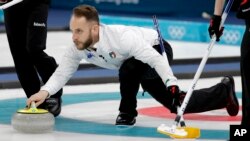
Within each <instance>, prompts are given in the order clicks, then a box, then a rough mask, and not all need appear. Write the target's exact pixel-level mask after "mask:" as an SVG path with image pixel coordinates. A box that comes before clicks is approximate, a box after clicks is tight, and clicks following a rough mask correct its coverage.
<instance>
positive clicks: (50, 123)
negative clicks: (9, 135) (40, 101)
mask: <svg viewBox="0 0 250 141" xmlns="http://www.w3.org/2000/svg"><path fill="white" fill-rule="evenodd" d="M11 125H12V126H13V128H14V129H16V130H17V131H20V132H24V133H46V132H51V131H53V129H54V125H55V118H54V116H53V115H52V114H51V113H49V112H48V111H47V110H44V109H38V108H36V106H35V103H34V102H32V104H31V107H30V108H24V109H20V110H17V112H16V113H15V114H14V115H13V116H12V119H11Z"/></svg>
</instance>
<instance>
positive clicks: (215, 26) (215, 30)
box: [208, 15, 224, 41]
mask: <svg viewBox="0 0 250 141" xmlns="http://www.w3.org/2000/svg"><path fill="white" fill-rule="evenodd" d="M220 23H221V16H217V15H213V17H212V18H211V20H210V25H209V28H208V32H209V36H210V38H212V36H213V35H214V34H215V36H216V41H220V36H221V35H222V34H223V30H224V27H221V29H219V28H220Z"/></svg>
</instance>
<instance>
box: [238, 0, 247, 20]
mask: <svg viewBox="0 0 250 141" xmlns="http://www.w3.org/2000/svg"><path fill="white" fill-rule="evenodd" d="M237 18H240V19H247V18H250V0H243V1H242V3H241V4H240V7H239V9H238V12H237Z"/></svg>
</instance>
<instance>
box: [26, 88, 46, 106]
mask: <svg viewBox="0 0 250 141" xmlns="http://www.w3.org/2000/svg"><path fill="white" fill-rule="evenodd" d="M48 96H49V93H48V92H47V91H44V90H41V91H39V92H38V93H35V94H33V95H32V96H31V97H30V98H28V99H27V101H26V105H27V106H28V107H30V105H31V103H32V102H35V104H36V107H38V106H39V105H40V104H42V103H43V102H44V101H45V99H46V98H47V97H48Z"/></svg>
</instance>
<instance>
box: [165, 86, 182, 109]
mask: <svg viewBox="0 0 250 141" xmlns="http://www.w3.org/2000/svg"><path fill="white" fill-rule="evenodd" d="M167 91H168V93H169V94H171V96H172V103H171V108H170V111H171V112H172V113H175V112H176V111H177V106H180V105H181V103H180V101H179V98H180V90H179V87H178V86H176V85H173V86H169V87H167Z"/></svg>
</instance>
